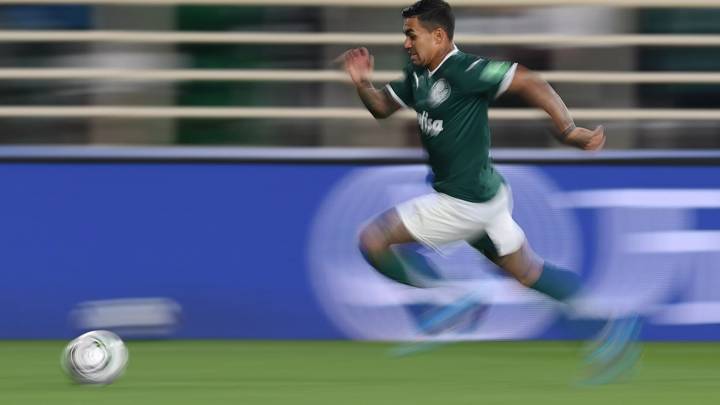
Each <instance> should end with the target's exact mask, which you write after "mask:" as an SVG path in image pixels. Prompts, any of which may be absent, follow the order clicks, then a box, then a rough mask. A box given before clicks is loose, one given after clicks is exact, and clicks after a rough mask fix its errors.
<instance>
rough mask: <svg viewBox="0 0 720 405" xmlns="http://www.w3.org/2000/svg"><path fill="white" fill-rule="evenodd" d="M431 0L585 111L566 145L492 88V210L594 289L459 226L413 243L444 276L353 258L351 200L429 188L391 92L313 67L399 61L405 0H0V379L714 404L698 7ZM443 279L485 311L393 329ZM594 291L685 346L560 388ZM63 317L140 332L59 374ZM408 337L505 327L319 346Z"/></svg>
mask: <svg viewBox="0 0 720 405" xmlns="http://www.w3.org/2000/svg"><path fill="white" fill-rule="evenodd" d="M450 4H451V5H452V6H453V7H454V11H455V15H456V19H457V20H456V27H457V29H456V43H457V45H458V47H460V49H462V50H463V51H466V52H470V53H476V54H479V55H482V56H486V57H490V58H495V59H506V60H511V61H516V62H520V63H522V64H524V65H526V66H528V67H529V68H531V69H533V70H536V71H538V72H540V74H542V75H543V76H544V77H546V78H547V80H548V81H549V82H551V84H552V85H553V86H554V87H555V88H556V89H557V91H558V92H559V93H560V95H561V96H562V97H563V99H564V100H565V101H566V103H567V104H568V106H569V107H570V109H571V110H572V112H573V114H574V116H575V118H576V121H577V122H578V124H580V125H585V126H588V127H592V126H595V125H598V124H604V125H605V126H606V128H607V129H606V133H607V135H608V143H607V148H608V149H609V151H604V152H601V153H599V154H584V153H582V152H579V151H578V152H576V151H569V150H567V149H566V148H563V147H561V146H560V145H559V144H558V143H557V142H555V141H554V140H553V138H552V135H551V127H550V125H549V122H548V120H547V118H546V117H545V116H544V114H543V113H541V112H539V111H536V110H532V109H528V108H527V107H526V106H525V105H523V104H522V103H521V102H520V101H519V100H515V99H513V98H511V97H507V98H503V99H501V100H499V101H498V102H497V103H496V105H495V107H494V108H493V109H491V118H492V120H491V122H492V130H493V139H492V142H493V145H494V146H495V147H496V148H497V149H496V150H494V152H493V154H494V158H495V160H496V162H498V163H499V171H500V172H501V173H502V174H503V175H504V176H505V178H506V179H507V180H508V182H509V184H511V185H512V188H513V193H514V199H515V212H514V215H515V217H516V219H517V221H518V222H519V223H520V224H521V225H522V226H523V228H524V230H525V232H526V234H527V236H528V238H529V240H530V241H531V243H532V244H533V246H534V248H535V249H536V250H537V251H538V252H539V253H540V254H541V255H542V256H543V257H545V258H546V259H548V260H550V261H552V262H553V263H556V264H558V265H561V266H565V267H567V268H570V269H573V270H575V271H578V272H579V273H581V274H582V277H583V280H584V281H585V282H586V286H587V288H586V290H585V291H584V292H585V297H584V298H587V302H588V306H587V307H588V308H590V309H592V310H590V311H588V312H586V313H583V314H579V313H572V312H568V311H564V310H562V309H561V308H558V307H556V306H554V305H553V303H551V302H550V301H548V300H546V299H545V298H543V297H541V296H539V295H537V294H535V293H533V292H531V291H529V290H527V289H524V288H522V287H520V286H519V285H518V284H517V283H516V282H514V281H512V280H510V279H508V278H506V277H504V276H503V275H502V274H499V273H498V272H497V270H496V269H495V268H494V267H493V266H492V265H491V264H490V263H489V262H487V261H486V260H485V259H484V258H482V257H480V256H479V255H478V254H477V253H476V252H473V251H471V250H469V249H468V248H467V246H453V247H452V249H450V250H448V251H446V252H444V253H443V254H438V253H437V252H432V251H423V253H424V254H426V255H427V257H428V258H429V259H430V260H431V261H432V262H433V263H434V264H436V265H437V267H438V268H439V270H440V272H441V273H442V275H443V276H444V277H445V279H446V280H447V281H448V283H449V284H450V287H451V288H449V289H445V290H418V289H411V288H408V287H404V286H400V285H397V284H394V283H391V282H389V281H388V280H385V279H383V278H382V277H381V276H379V275H378V274H376V273H375V272H374V271H373V270H372V269H371V268H370V267H369V266H368V265H367V264H366V263H365V262H364V260H363V259H362V257H361V256H360V254H359V252H358V251H357V238H356V234H357V231H358V229H359V227H360V226H361V225H362V224H363V223H364V222H365V221H367V220H368V219H369V218H371V217H372V216H374V215H376V214H378V213H380V212H382V211H383V210H385V209H387V208H389V207H391V206H393V205H394V204H397V203H399V202H401V201H404V200H406V199H408V198H412V197H414V196H417V195H420V194H422V193H426V192H429V191H430V189H429V186H428V185H427V184H426V183H425V179H426V174H427V168H426V167H425V166H424V165H423V157H422V152H421V151H420V150H419V145H420V143H419V138H418V135H417V121H416V118H415V116H414V113H413V112H409V111H405V112H400V113H398V114H397V116H396V117H393V118H391V119H388V120H385V121H382V122H376V121H375V120H373V119H372V118H371V116H370V114H369V113H367V111H365V110H364V108H363V106H362V104H361V103H360V101H359V100H358V99H357V96H356V94H355V91H354V89H353V88H352V87H351V86H350V85H349V84H348V82H346V79H345V75H344V73H342V72H341V71H340V70H339V68H338V66H334V65H333V64H332V60H333V59H334V58H335V57H337V56H338V55H339V54H340V53H341V52H343V51H344V50H346V49H347V48H349V47H355V46H367V47H368V48H369V49H370V51H371V52H372V53H373V54H374V55H375V65H376V66H375V68H376V73H375V79H376V82H377V85H378V86H380V85H382V84H383V83H385V82H387V81H389V80H392V79H394V78H396V77H399V75H400V69H401V68H402V66H403V65H404V64H405V63H406V54H405V52H404V51H403V49H402V40H403V35H402V33H401V26H402V19H401V17H400V10H401V9H402V8H403V7H405V6H407V5H409V2H405V1H398V0H384V1H375V0H367V1H364V0H272V1H271V0H267V1H262V0H195V1H192V0H144V1H140V0H138V1H135V0H82V1H81V0H77V1H75V2H67V3H64V2H61V1H50V0H44V1H34V0H26V1H0V65H1V66H0V104H1V105H0V144H2V145H0V196H1V197H0V246H2V248H1V249H0V269H2V270H1V271H0V338H1V339H14V340H10V341H8V340H5V341H3V343H2V344H0V357H2V358H3V361H4V362H5V363H4V364H5V366H4V367H2V368H0V381H1V382H0V386H2V392H3V397H2V400H7V403H13V404H15V403H18V404H19V403H22V404H35V403H37V404H46V403H53V404H63V403H67V404H71V403H72V404H76V403H89V402H93V401H100V402H102V403H107V404H113V403H118V404H126V403H130V402H131V401H132V403H135V404H140V403H148V404H157V403H173V404H181V403H199V402H201V401H202V402H205V403H218V404H220V403H248V404H260V403H262V404H266V403H282V404H287V403H313V404H320V403H328V404H337V403H341V402H342V403H363V404H367V403H373V404H383V403H388V404H390V403H392V404H398V403H414V404H421V403H427V404H437V403H477V401H478V398H481V399H487V402H489V403H525V402H528V401H533V402H534V403H553V404H555V405H556V404H561V403H568V404H570V403H572V404H577V403H578V402H581V403H588V404H590V403H598V404H600V403H602V404H605V403H608V402H609V401H617V399H618V398H621V397H622V398H625V399H627V400H628V402H629V403H646V402H647V403H651V402H652V403H654V404H660V403H668V404H675V403H677V402H679V401H687V400H689V399H688V398H691V399H692V403H693V404H700V403H715V402H714V401H715V400H713V399H712V398H717V394H718V392H717V378H718V377H720V376H719V375H718V371H717V370H719V368H718V367H717V360H713V359H716V358H717V353H716V352H717V348H716V343H715V342H716V341H717V340H720V293H719V292H718V289H717V285H718V283H720V276H719V275H720V272H718V265H717V263H718V262H720V260H719V259H720V166H719V165H718V163H720V151H719V150H720V70H719V68H720V2H718V1H717V0H682V1H681V0H678V1H671V0H617V1H615V0H607V1H600V0H536V1H531V0H505V1H493V0H474V1H473V0H455V1H450ZM468 290H474V291H481V292H482V293H483V294H484V296H485V297H486V300H487V303H488V309H487V311H486V312H485V313H484V314H483V316H482V317H480V318H477V319H470V320H468V322H467V323H466V324H465V325H464V328H461V329H458V330H454V331H452V332H450V333H448V334H443V335H441V336H425V335H422V334H420V335H418V332H417V331H418V322H419V321H420V319H421V317H422V316H423V314H425V313H427V311H429V310H432V309H436V308H438V307H439V306H442V305H445V304H447V303H449V302H452V301H453V300H454V299H456V298H458V297H459V296H461V295H462V294H463V293H464V292H465V291H468ZM610 312H613V313H620V314H622V313H625V312H633V313H639V314H640V315H641V317H642V318H643V321H644V324H645V327H644V329H643V331H642V334H641V337H642V339H643V340H646V341H673V342H674V341H684V342H685V343H683V344H680V343H672V344H657V343H653V344H648V345H647V347H648V349H647V352H646V353H647V356H646V358H645V364H646V367H645V368H643V369H642V370H641V373H640V375H639V379H638V380H637V381H638V382H637V383H636V384H635V385H630V386H625V387H621V388H616V389H614V390H607V391H596V392H594V394H587V393H586V392H584V391H583V392H577V391H572V390H570V389H569V388H568V386H567V385H566V384H565V381H567V380H568V379H570V378H571V377H572V376H573V373H574V371H573V370H574V368H575V366H576V363H577V362H576V360H577V359H576V357H575V355H576V349H577V346H573V345H574V343H572V342H575V341H577V340H581V339H586V338H588V336H589V335H590V331H591V330H592V328H593V322H597V320H598V319H602V318H603V317H604V316H606V314H608V313H610ZM595 326H597V325H595ZM90 329H111V330H113V331H116V332H118V333H119V334H120V335H121V336H122V337H123V338H125V339H128V340H132V339H151V341H150V342H143V341H137V340H133V341H131V343H130V353H131V361H130V367H129V369H128V375H127V377H126V379H125V380H124V381H123V382H121V383H119V384H117V385H116V386H118V387H119V388H117V389H116V390H115V391H113V390H107V391H94V392H93V393H88V392H82V391H77V390H73V389H72V388H76V387H72V388H71V387H68V386H63V385H61V381H63V380H61V379H60V378H59V377H60V376H59V371H58V370H57V365H56V363H57V354H58V353H59V351H60V349H61V348H62V345H63V342H64V341H66V340H67V339H69V338H71V337H73V336H76V335H78V334H79V333H81V332H83V331H86V330H90ZM37 339H40V340H50V341H49V342H36V341H35V340H37ZM54 339H55V340H54ZM57 339H60V340H57ZM167 339H183V340H187V339H190V340H191V339H208V340H209V341H207V342H194V341H190V342H178V341H174V342H168V341H167ZM217 339H230V341H228V342H218V341H217ZM248 339H255V340H261V341H262V342H251V341H250V342H249V341H248ZM317 339H320V340H322V342H319V343H311V342H305V343H297V342H285V341H288V340H290V341H294V340H317ZM413 339H421V340H422V339H437V340H464V341H477V340H511V341H513V342H512V343H508V344H507V345H505V344H502V343H500V344H490V343H483V344H476V345H469V346H459V347H458V346H454V348H449V349H447V350H446V351H438V352H436V353H435V354H431V355H428V356H427V357H420V358H419V359H412V360H397V361H396V360H393V359H389V358H387V357H385V356H384V353H385V350H386V349H387V348H388V346H387V345H375V344H372V343H367V344H366V343H358V342H347V341H346V340H370V341H400V340H413ZM17 340H20V341H19V342H18V341H17ZM266 340H270V341H272V342H264V341H266ZM277 340H282V341H284V342H277ZM328 340H343V342H328ZM547 340H561V341H564V342H571V343H567V344H566V343H563V344H556V343H548V342H546V341H547ZM517 341H522V342H517ZM701 341H704V342H710V343H709V344H701V343H699V342H701ZM403 361H404V362H403ZM29 381H32V382H33V384H29ZM517 381H522V382H523V384H522V386H521V387H518V386H517ZM123 384H124V385H123ZM114 387H115V386H113V388H114ZM480 395H482V396H480ZM88 401H89V402H88ZM3 403H6V402H3Z"/></svg>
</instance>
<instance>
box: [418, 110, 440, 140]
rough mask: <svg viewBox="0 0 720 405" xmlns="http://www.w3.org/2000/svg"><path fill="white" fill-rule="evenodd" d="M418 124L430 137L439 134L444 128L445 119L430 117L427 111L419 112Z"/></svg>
mask: <svg viewBox="0 0 720 405" xmlns="http://www.w3.org/2000/svg"><path fill="white" fill-rule="evenodd" d="M418 124H419V125H420V131H421V132H422V133H423V134H425V135H427V136H429V137H435V136H438V135H440V132H442V130H443V120H434V119H432V118H429V117H428V113H427V111H423V112H422V114H418Z"/></svg>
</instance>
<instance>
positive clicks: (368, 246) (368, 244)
mask: <svg viewBox="0 0 720 405" xmlns="http://www.w3.org/2000/svg"><path fill="white" fill-rule="evenodd" d="M410 242H415V239H414V238H413V236H412V235H411V234H410V232H409V231H408V230H407V228H406V227H405V224H403V221H402V219H401V218H400V215H399V214H398V212H397V209H395V208H391V209H389V210H387V211H385V212H384V213H382V214H380V215H379V216H377V217H376V218H374V219H373V220H372V221H370V223H368V224H367V225H365V226H364V227H363V229H362V230H361V231H360V248H361V249H363V250H364V251H367V252H377V251H381V250H384V249H387V248H389V247H390V246H391V245H394V244H399V243H410Z"/></svg>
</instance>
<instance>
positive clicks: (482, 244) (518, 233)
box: [470, 209, 542, 285]
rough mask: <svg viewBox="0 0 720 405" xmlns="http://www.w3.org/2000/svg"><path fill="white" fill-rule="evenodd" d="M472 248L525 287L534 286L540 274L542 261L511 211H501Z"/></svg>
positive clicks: (472, 244) (473, 242) (473, 243)
mask: <svg viewBox="0 0 720 405" xmlns="http://www.w3.org/2000/svg"><path fill="white" fill-rule="evenodd" d="M470 245H471V246H473V247H474V248H475V249H477V250H478V251H480V252H481V253H483V254H484V255H485V256H486V257H487V258H488V259H490V260H491V261H492V262H493V263H495V264H496V265H497V266H498V267H500V268H502V269H503V270H505V271H506V272H507V273H508V274H510V275H511V276H513V277H514V278H515V279H517V280H518V281H520V282H521V283H523V284H524V285H532V284H533V283H534V282H535V281H536V280H537V277H539V275H540V271H541V269H542V260H541V259H540V258H539V257H538V256H537V255H536V254H535V252H534V251H533V250H532V248H531V247H530V244H529V243H528V242H527V240H526V238H525V233H524V232H523V230H522V228H521V227H520V226H519V225H518V224H517V223H516V222H515V220H514V219H513V218H512V215H511V214H510V210H509V209H507V210H501V211H500V212H499V213H498V214H497V215H496V216H495V217H494V218H493V219H492V221H490V223H489V224H488V226H487V227H486V229H485V232H484V234H483V235H481V236H480V237H479V238H477V239H475V240H473V241H470Z"/></svg>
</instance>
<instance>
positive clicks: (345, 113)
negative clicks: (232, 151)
mask: <svg viewBox="0 0 720 405" xmlns="http://www.w3.org/2000/svg"><path fill="white" fill-rule="evenodd" d="M35 3H36V4H35ZM49 3H53V4H52V5H48V4H49ZM410 3H412V0H408V1H398V0H389V1H375V0H368V1H362V0H354V1H349V2H348V1H342V0H307V1H298V0H273V1H262V0H210V1H202V0H197V1H187V0H148V1H142V2H141V1H136V0H114V1H108V0H84V1H74V2H72V5H70V4H69V3H68V4H67V5H65V4H63V3H62V2H60V1H47V0H45V1H37V2H35V1H33V0H31V1H23V2H20V1H15V2H14V1H8V2H4V5H3V6H0V25H1V26H0V53H1V54H2V56H3V57H2V62H1V63H2V64H1V65H0V81H2V83H3V86H2V87H1V90H0V105H2V107H0V122H1V123H2V124H1V125H2V128H3V135H2V136H0V142H2V143H5V144H28V143H44V144H58V143H70V144H138V145H145V144H206V145H212V144H233V145H264V146H272V145H275V146H382V147H406V146H417V145H418V140H417V136H416V133H415V122H414V119H413V114H411V113H405V114H401V115H400V117H399V118H397V119H391V120H388V121H385V122H381V123H377V122H375V121H374V120H372V119H371V117H370V115H369V114H367V113H365V112H364V111H363V110H362V105H361V103H360V102H359V100H357V98H356V96H355V93H354V91H353V90H352V88H351V87H350V86H349V85H348V84H347V83H346V82H344V79H343V75H342V74H341V73H340V72H339V71H338V70H337V67H336V66H333V65H332V63H331V61H332V60H333V59H334V58H335V57H336V56H337V55H339V54H340V53H341V52H342V51H344V50H345V49H347V48H348V47H351V46H357V45H367V46H368V48H370V50H371V52H373V53H374V54H375V55H376V58H375V61H376V69H377V70H378V72H377V75H376V78H377V81H378V84H382V83H384V82H385V81H387V80H389V79H391V78H393V77H395V76H397V75H398V74H399V69H400V68H401V67H402V66H403V64H404V63H405V54H404V51H403V49H402V46H401V44H402V34H401V33H400V27H401V17H400V15H399V11H400V9H401V8H402V7H403V6H405V5H408V4H410ZM450 4H451V5H453V6H454V7H455V14H456V18H457V43H458V46H459V47H460V48H461V49H463V50H464V51H467V52H471V53H476V54H480V55H484V56H488V57H493V58H501V59H510V60H514V61H517V62H520V63H522V64H525V65H527V66H528V67H530V68H532V69H534V70H537V71H540V72H542V73H543V74H544V75H545V76H546V77H547V79H548V80H549V81H551V83H552V84H553V85H554V86H555V87H556V88H557V90H558V91H559V93H560V94H561V95H562V96H563V98H564V99H565V100H566V102H567V104H568V105H569V106H570V108H571V109H572V110H575V112H576V117H577V118H578V121H579V122H580V123H582V124H585V125H589V126H590V125H596V124H601V123H602V124H605V125H606V126H607V127H608V129H609V131H608V133H609V142H608V147H609V148H614V149H647V148H663V149H669V148H702V149H707V148H718V147H720V137H719V136H718V132H719V130H720V108H719V105H720V73H719V72H720V69H719V68H720V25H719V24H717V21H719V20H720V2H717V1H708V0H705V1H703V0H693V1H679V0H678V1H667V0H628V1H599V0H598V1H588V0H574V1H573V0H539V1H529V0H515V1H510V0H508V1H504V2H503V1H483V0H477V1H467V0H466V1H463V0H456V1H452V0H451V1H450ZM58 107H61V108H62V109H58ZM110 107H123V108H110ZM493 115H494V117H495V120H494V121H493V124H492V125H493V131H494V138H493V143H494V145H495V146H500V147H522V148H527V147H558V145H557V144H556V143H554V142H553V140H552V137H551V135H550V126H549V125H548V121H547V120H545V119H544V118H543V115H542V114H538V112H536V111H531V110H527V109H525V108H524V106H523V104H522V103H520V102H519V101H518V100H515V99H513V98H510V97H508V98H505V99H502V100H501V101H500V102H498V103H497V106H496V109H495V110H494V111H493Z"/></svg>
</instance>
